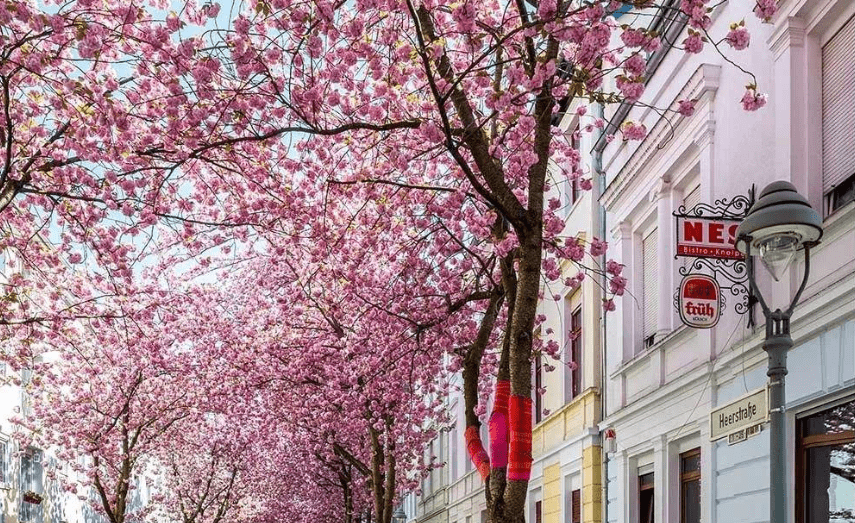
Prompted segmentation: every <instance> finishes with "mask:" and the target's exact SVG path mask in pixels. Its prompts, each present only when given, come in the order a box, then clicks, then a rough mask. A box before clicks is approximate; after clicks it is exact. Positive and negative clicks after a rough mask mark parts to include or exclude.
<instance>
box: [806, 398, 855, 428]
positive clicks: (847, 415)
mask: <svg viewBox="0 0 855 523" xmlns="http://www.w3.org/2000/svg"><path fill="white" fill-rule="evenodd" d="M803 424H804V425H803V426H804V434H805V436H816V435H817V434H833V433H836V432H843V431H847V430H855V401H850V402H849V403H844V404H843V405H840V406H838V407H835V408H833V409H830V410H826V411H824V412H820V413H819V414H814V415H813V416H810V417H809V418H806V419H805V420H804V421H803Z"/></svg>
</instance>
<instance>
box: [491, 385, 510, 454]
mask: <svg viewBox="0 0 855 523" xmlns="http://www.w3.org/2000/svg"><path fill="white" fill-rule="evenodd" d="M510 396H511V382H510V381H507V380H501V381H497V382H496V399H495V401H494V403H493V413H492V414H491V415H490V463H491V464H492V466H493V468H494V469H499V468H503V467H507V466H508V400H509V399H510Z"/></svg>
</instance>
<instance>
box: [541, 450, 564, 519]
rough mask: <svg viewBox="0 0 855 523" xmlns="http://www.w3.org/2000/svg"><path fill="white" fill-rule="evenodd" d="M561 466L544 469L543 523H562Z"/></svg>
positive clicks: (554, 465) (555, 465)
mask: <svg viewBox="0 0 855 523" xmlns="http://www.w3.org/2000/svg"><path fill="white" fill-rule="evenodd" d="M560 518H561V466H560V465H559V464H558V463H555V464H553V465H550V466H548V467H546V468H544V469H543V523H560Z"/></svg>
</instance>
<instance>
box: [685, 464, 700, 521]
mask: <svg viewBox="0 0 855 523" xmlns="http://www.w3.org/2000/svg"><path fill="white" fill-rule="evenodd" d="M680 523H701V449H694V450H690V451H688V452H684V453H682V454H680Z"/></svg>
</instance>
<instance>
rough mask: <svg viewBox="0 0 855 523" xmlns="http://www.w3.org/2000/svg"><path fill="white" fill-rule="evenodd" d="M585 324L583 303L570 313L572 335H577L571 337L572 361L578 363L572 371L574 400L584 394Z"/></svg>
mask: <svg viewBox="0 0 855 523" xmlns="http://www.w3.org/2000/svg"><path fill="white" fill-rule="evenodd" d="M583 328H584V325H583V324H582V305H578V306H577V307H576V308H575V309H574V310H573V312H572V313H570V335H571V336H572V335H573V334H574V333H576V336H575V337H573V338H571V339H570V354H569V356H570V361H571V362H573V363H575V364H576V368H575V369H573V370H571V371H570V400H571V401H572V400H574V399H576V398H578V397H579V395H581V394H582V348H583V347H584V343H583V340H582V335H583V333H584V331H583Z"/></svg>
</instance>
